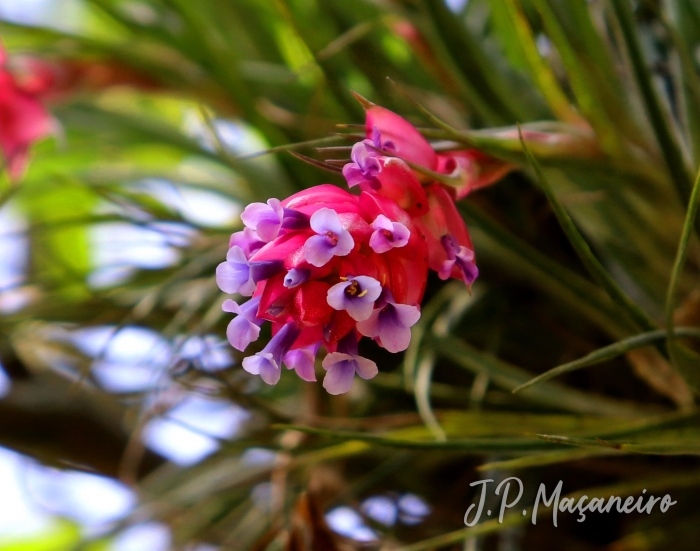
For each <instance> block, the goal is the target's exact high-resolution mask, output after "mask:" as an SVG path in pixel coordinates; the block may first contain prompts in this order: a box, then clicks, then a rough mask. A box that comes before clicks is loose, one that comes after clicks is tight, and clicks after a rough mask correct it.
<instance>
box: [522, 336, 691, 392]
mask: <svg viewBox="0 0 700 551" xmlns="http://www.w3.org/2000/svg"><path fill="white" fill-rule="evenodd" d="M672 330H673V331H674V334H675V336H676V337H694V338H698V339H700V328H693V327H676V328H675V329H672ZM667 335H668V334H667V332H666V331H665V330H662V329H659V330H657V331H650V332H648V333H642V334H640V335H635V336H633V337H629V338H627V339H623V340H621V341H618V342H616V343H614V344H610V345H608V346H604V347H603V348H599V349H598V350H595V351H593V352H591V353H590V354H587V355H586V356H584V357H583V358H579V359H578V360H574V361H571V362H569V363H566V364H563V365H560V366H557V367H554V368H552V369H550V370H548V371H546V372H544V373H542V375H538V376H537V377H535V378H534V379H532V380H530V381H528V382H527V383H525V384H522V385H520V386H519V387H517V388H514V389H513V393H516V392H520V391H521V390H524V389H526V388H529V387H531V386H532V385H536V384H538V383H541V382H544V381H548V380H549V379H552V378H554V377H557V376H559V375H562V374H564V373H569V372H571V371H575V370H577V369H581V368H582V367H588V366H591V365H596V364H599V363H602V362H605V361H607V360H611V359H613V358H616V357H617V356H622V355H623V354H626V353H627V352H630V351H632V350H636V349H637V348H642V347H645V346H649V345H653V344H656V343H657V342H661V341H664V340H666V339H667Z"/></svg>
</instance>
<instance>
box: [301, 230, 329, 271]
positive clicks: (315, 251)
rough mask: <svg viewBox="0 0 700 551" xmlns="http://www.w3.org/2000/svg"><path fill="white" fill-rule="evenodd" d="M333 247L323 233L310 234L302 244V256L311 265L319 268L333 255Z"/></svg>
mask: <svg viewBox="0 0 700 551" xmlns="http://www.w3.org/2000/svg"><path fill="white" fill-rule="evenodd" d="M334 250H335V247H334V246H333V245H332V244H331V243H330V242H329V241H328V238H327V237H326V236H325V235H312V236H311V237H309V238H308V239H307V240H306V243H305V244H304V258H305V259H306V261H307V262H308V263H309V264H311V265H312V266H316V267H317V268H320V267H321V266H325V265H326V264H328V262H329V261H330V259H331V258H333V256H334Z"/></svg>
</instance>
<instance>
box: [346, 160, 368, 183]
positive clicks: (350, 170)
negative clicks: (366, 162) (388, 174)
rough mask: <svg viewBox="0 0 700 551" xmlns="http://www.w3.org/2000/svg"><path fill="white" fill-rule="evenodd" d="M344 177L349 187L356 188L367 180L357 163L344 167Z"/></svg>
mask: <svg viewBox="0 0 700 551" xmlns="http://www.w3.org/2000/svg"><path fill="white" fill-rule="evenodd" d="M343 176H345V179H346V180H347V182H348V187H355V186H357V185H360V184H361V183H363V182H364V181H366V180H367V179H366V178H365V175H364V174H363V173H362V169H361V168H360V167H359V166H358V165H357V164H356V163H348V164H346V165H345V166H344V167H343Z"/></svg>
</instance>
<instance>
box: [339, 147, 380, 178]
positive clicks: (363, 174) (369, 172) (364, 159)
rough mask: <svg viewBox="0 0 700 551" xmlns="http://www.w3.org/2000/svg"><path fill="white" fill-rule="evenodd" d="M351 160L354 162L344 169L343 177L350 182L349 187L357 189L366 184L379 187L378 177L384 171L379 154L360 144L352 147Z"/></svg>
mask: <svg viewBox="0 0 700 551" xmlns="http://www.w3.org/2000/svg"><path fill="white" fill-rule="evenodd" d="M350 158H351V159H352V161H353V162H352V163H348V164H346V165H345V166H344V167H343V176H345V179H346V180H347V181H348V186H350V187H355V186H356V185H358V184H361V183H364V182H368V183H370V184H371V185H374V186H377V185H378V184H377V176H378V175H379V173H380V172H381V171H382V164H381V163H380V162H379V159H377V153H376V152H375V151H373V150H371V149H369V148H368V147H367V144H365V143H364V142H360V143H356V144H355V145H354V146H352V152H351V153H350Z"/></svg>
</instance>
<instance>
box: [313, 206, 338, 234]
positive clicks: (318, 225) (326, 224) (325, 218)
mask: <svg viewBox="0 0 700 551" xmlns="http://www.w3.org/2000/svg"><path fill="white" fill-rule="evenodd" d="M309 223H310V225H311V229H312V230H314V231H315V232H316V233H318V234H322V235H325V234H326V233H328V232H331V233H333V234H336V235H337V234H339V233H340V232H341V231H342V230H343V227H342V225H341V224H340V217H339V216H338V213H337V212H335V211H334V210H333V209H328V208H322V209H319V210H317V211H316V212H314V213H313V214H312V215H311V220H310V221H309Z"/></svg>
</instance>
